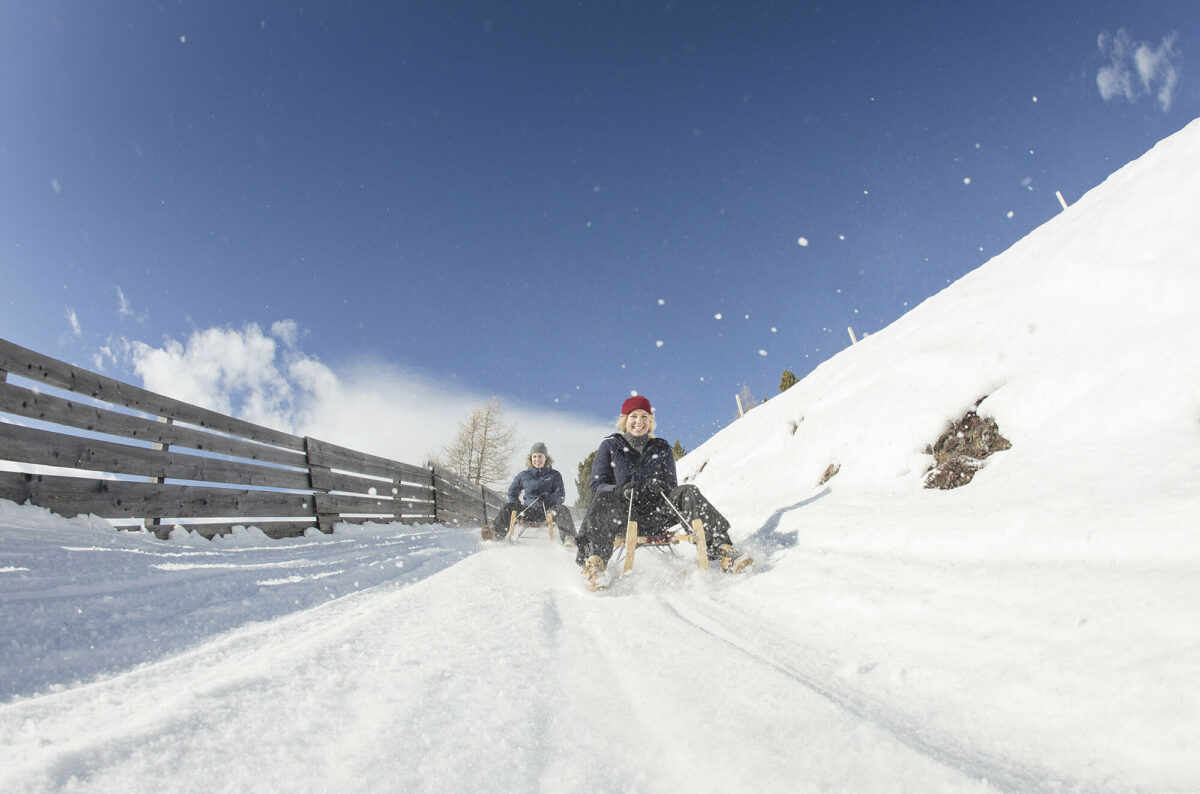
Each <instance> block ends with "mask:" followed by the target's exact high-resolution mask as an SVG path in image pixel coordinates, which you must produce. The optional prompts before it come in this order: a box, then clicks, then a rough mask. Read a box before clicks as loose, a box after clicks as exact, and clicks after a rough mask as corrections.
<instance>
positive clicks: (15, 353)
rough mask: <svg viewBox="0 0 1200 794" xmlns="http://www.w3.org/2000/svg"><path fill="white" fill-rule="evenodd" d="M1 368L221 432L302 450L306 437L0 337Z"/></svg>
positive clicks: (137, 409) (127, 406) (39, 381)
mask: <svg viewBox="0 0 1200 794" xmlns="http://www.w3.org/2000/svg"><path fill="white" fill-rule="evenodd" d="M0 369H3V370H7V371H8V372H10V373H12V374H13V375H19V376H21V377H22V378H27V379H29V380H32V381H34V382H37V383H46V384H49V385H51V386H57V387H58V388H60V389H66V390H67V391H72V392H75V393H76V394H83V395H86V396H88V397H91V398H93V399H97V400H103V401H104V402H107V403H111V404H113V405H120V406H123V407H125V408H131V409H133V410H135V411H140V412H142V413H145V414H150V415H151V416H165V417H167V418H169V419H173V420H175V421H176V422H184V423H186V424H189V425H195V426H196V427H203V428H206V429H208V430H214V431H217V432H219V433H229V434H232V435H236V436H240V437H242V438H248V439H250V440H252V441H258V442H261V443H264V444H274V445H275V446H279V447H284V448H286V449H295V450H303V449H304V439H303V438H301V437H299V436H294V435H292V434H291V433H285V432H283V431H280V430H273V429H271V428H267V427H262V426H261V425H256V424H254V423H252V422H247V421H245V420H244V419H236V418H234V417H232V416H225V415H224V414H220V413H217V412H216V411H210V410H209V409H207V408H201V407H200V406H198V405H192V404H191V403H186V402H183V401H182V400H176V399H174V398H172V397H167V396H165V395H162V394H156V393H155V392H152V391H147V390H146V389H142V388H139V387H137V386H132V385H130V384H128V383H122V382H121V381H119V380H114V379H112V378H109V377H105V376H104V375H98V374H96V373H94V372H89V371H87V370H85V369H80V368H78V367H75V366H72V365H71V364H68V363H66V362H64V361H59V360H57V359H53V358H50V357H49V356H44V355H42V354H41V353H35V352H34V351H32V350H29V349H27V348H24V347H21V346H20V345H16V344H13V343H12V342H9V341H8V340H6V339H0Z"/></svg>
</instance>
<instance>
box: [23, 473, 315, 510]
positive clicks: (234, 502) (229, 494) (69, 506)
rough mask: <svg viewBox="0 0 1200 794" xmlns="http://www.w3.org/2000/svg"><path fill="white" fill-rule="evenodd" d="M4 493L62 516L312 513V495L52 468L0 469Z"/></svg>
mask: <svg viewBox="0 0 1200 794" xmlns="http://www.w3.org/2000/svg"><path fill="white" fill-rule="evenodd" d="M0 498H4V499H11V500H12V501H14V502H16V503H18V504H23V503H24V502H26V501H30V502H32V503H33V504H35V505H38V506H40V507H46V508H49V509H50V510H52V511H53V512H55V513H58V514H59V515H62V516H67V517H73V516H76V515H80V514H88V513H93V514H95V515H98V516H100V517H101V518H145V517H151V516H153V517H163V518H186V517H190V518H208V517H211V518H230V517H233V516H255V517H258V516H261V517H281V518H290V517H298V516H312V515H314V511H313V506H314V505H313V496H312V494H307V493H287V492H284V491H250V490H241V489H236V488H211V487H206V486H195V485H160V484H158V483H148V482H130V481H127V480H92V479H87V478H84V477H59V476H56V475H49V474H21V473H17V472H6V471H5V472H0Z"/></svg>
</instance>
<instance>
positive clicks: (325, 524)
mask: <svg viewBox="0 0 1200 794" xmlns="http://www.w3.org/2000/svg"><path fill="white" fill-rule="evenodd" d="M304 465H305V468H307V469H308V487H309V488H311V489H312V491H313V518H314V519H316V522H317V529H319V530H321V531H322V532H324V533H325V534H326V535H332V534H333V525H334V524H335V523H336V522H337V520H338V514H337V513H322V512H321V508H320V507H319V506H318V500H317V494H319V493H329V489H328V488H318V487H316V486H315V485H313V476H312V475H313V472H314V471H323V472H326V473H328V472H332V471H333V469H331V468H329V467H328V466H314V465H313V462H312V438H311V437H310V436H305V437H304Z"/></svg>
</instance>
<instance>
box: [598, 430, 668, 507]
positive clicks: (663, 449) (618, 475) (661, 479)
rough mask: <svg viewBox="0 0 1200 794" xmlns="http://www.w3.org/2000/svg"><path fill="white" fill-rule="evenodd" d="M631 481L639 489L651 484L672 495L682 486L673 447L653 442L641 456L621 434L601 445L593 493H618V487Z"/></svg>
mask: <svg viewBox="0 0 1200 794" xmlns="http://www.w3.org/2000/svg"><path fill="white" fill-rule="evenodd" d="M630 480H633V481H634V483H635V484H636V485H637V486H638V487H640V486H643V485H646V484H651V485H652V486H653V487H655V488H661V489H662V490H664V491H666V492H668V493H670V491H671V489H672V488H674V487H675V486H676V485H677V484H678V482H677V480H676V475H675V455H674V454H673V453H672V452H671V445H670V444H668V443H667V442H666V440H664V439H661V438H652V439H650V441H649V443H647V444H646V449H645V451H643V452H641V453H640V454H639V453H638V452H637V450H635V449H634V448H633V447H631V446H629V443H628V442H627V441H626V440H625V437H624V436H623V435H621V434H620V433H613V434H612V435H611V436H609V437H607V438H605V439H604V440H603V441H601V442H600V447H599V448H598V449H597V450H596V459H595V460H594V461H593V462H592V479H591V482H590V483H589V484H588V487H589V488H590V489H591V491H592V493H593V494H597V493H600V492H602V491H612V490H616V488H617V486H618V485H624V484H625V483H627V482H629V481H630Z"/></svg>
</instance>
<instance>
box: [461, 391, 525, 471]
mask: <svg viewBox="0 0 1200 794" xmlns="http://www.w3.org/2000/svg"><path fill="white" fill-rule="evenodd" d="M503 414H504V411H503V408H502V407H501V405H500V398H499V397H493V398H491V399H490V400H488V401H487V403H486V404H484V405H477V406H475V408H473V409H472V410H471V415H470V416H468V417H467V418H466V419H465V420H464V421H462V422H460V423H459V425H458V435H457V436H455V438H454V442H453V443H451V444H450V446H448V447H446V449H445V450H444V451H443V452H442V462H443V463H444V464H445V465H446V468H448V469H450V470H451V471H452V472H454V473H455V474H458V475H460V476H462V477H465V478H467V479H468V480H470V481H471V482H473V483H475V484H476V485H488V484H491V483H498V482H502V481H503V480H504V479H505V478H507V477H508V462H509V458H511V457H512V454H513V452H514V451H516V448H517V442H516V435H517V428H516V426H515V425H506V424H505V423H504V416H503Z"/></svg>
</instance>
